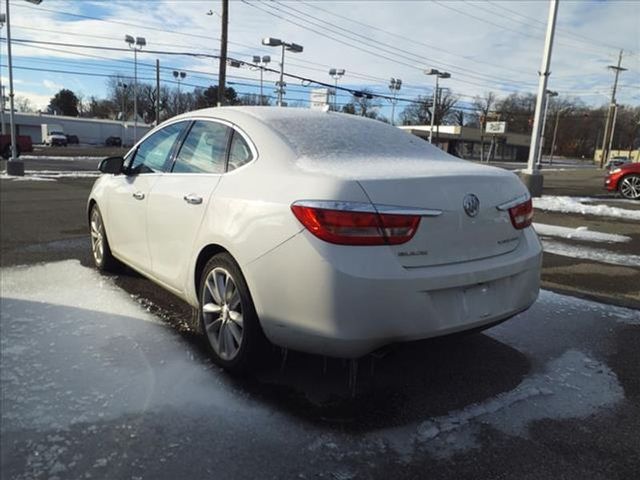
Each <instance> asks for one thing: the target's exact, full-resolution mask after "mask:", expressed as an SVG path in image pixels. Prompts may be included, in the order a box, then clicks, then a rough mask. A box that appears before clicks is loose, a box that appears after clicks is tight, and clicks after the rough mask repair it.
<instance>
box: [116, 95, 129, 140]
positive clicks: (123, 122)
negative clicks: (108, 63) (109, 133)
mask: <svg viewBox="0 0 640 480" xmlns="http://www.w3.org/2000/svg"><path fill="white" fill-rule="evenodd" d="M118 87H120V88H122V94H121V95H122V141H123V142H124V135H125V125H126V123H125V122H126V121H127V114H126V113H125V111H124V109H125V102H124V100H125V98H124V95H125V92H126V90H127V84H126V83H124V82H118Z"/></svg>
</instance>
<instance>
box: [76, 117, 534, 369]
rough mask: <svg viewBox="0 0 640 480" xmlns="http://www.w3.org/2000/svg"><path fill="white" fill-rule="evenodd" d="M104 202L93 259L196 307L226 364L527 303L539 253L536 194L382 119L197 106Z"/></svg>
mask: <svg viewBox="0 0 640 480" xmlns="http://www.w3.org/2000/svg"><path fill="white" fill-rule="evenodd" d="M100 170H101V171H102V172H103V174H104V175H101V176H100V177H99V179H98V180H97V181H96V183H95V185H94V186H93V189H92V191H91V194H90V196H89V199H88V210H87V215H88V221H89V224H90V231H91V245H92V252H93V259H94V261H95V265H96V266H97V267H98V268H99V269H101V270H109V269H112V268H115V267H117V265H118V262H122V263H125V264H127V265H129V266H130V267H132V268H133V269H134V270H137V271H138V272H140V273H142V274H143V275H145V276H147V277H148V278H150V279H151V280H153V281H155V282H157V283H158V284H159V285H161V286H163V287H164V288H166V289H167V290H169V291H170V292H172V293H174V294H176V295H178V296H179V297H181V298H183V299H184V300H186V301H187V302H189V303H190V304H191V305H193V306H194V307H197V309H198V312H199V317H198V320H197V325H194V326H195V327H197V328H198V329H199V330H200V331H201V332H202V333H204V334H205V336H206V338H207V339H208V342H209V346H210V347H211V352H212V356H213V359H214V361H216V362H217V363H218V364H220V365H222V366H223V367H225V368H227V369H229V370H245V369H247V368H250V366H251V365H255V364H256V362H259V361H260V353H261V352H263V351H264V349H263V347H264V346H265V345H268V342H271V343H273V344H275V345H278V346H281V347H286V348H291V349H295V350H301V351H305V352H310V353H316V354H322V355H327V356H335V357H343V358H356V357H359V356H362V355H364V354H366V353H368V352H371V351H373V350H374V349H377V348H378V347H381V346H383V345H386V344H389V343H394V342H401V341H408V340H415V339H423V338H427V337H435V336H439V335H446V334H450V333H454V332H460V331H466V330H471V329H474V330H475V329H482V328H488V327H489V326H492V325H494V324H496V323H499V322H503V321H505V320H507V319H508V318H510V317H512V316H514V315H515V314H517V313H519V312H522V311H523V310H526V309H527V308H529V306H531V304H532V303H533V302H534V301H535V300H536V298H537V295H538V289H539V279H540V262H541V254H542V250H541V246H540V242H539V240H538V237H537V236H536V233H535V232H534V230H533V228H531V227H530V225H531V221H532V216H533V207H532V203H531V198H530V196H529V193H528V191H527V189H526V187H525V186H524V185H523V184H522V183H521V182H520V180H519V179H518V177H516V176H515V175H514V174H513V173H510V172H508V171H506V170H503V169H498V168H494V167H488V166H481V165H476V164H473V163H471V162H467V161H465V160H461V159H458V158H456V157H453V156H451V155H448V154H446V153H444V152H442V151H441V150H439V149H438V148H436V147H434V146H432V145H430V144H428V143H427V142H425V141H424V140H421V139H420V138H418V137H415V136H413V135H411V134H409V133H406V132H404V131H402V130H400V129H397V128H395V127H392V126H389V125H387V124H384V123H382V122H378V121H376V120H370V119H366V118H362V117H356V116H352V115H345V114H340V113H333V112H317V111H311V110H306V109H290V108H287V109H284V108H274V107H224V108H215V109H205V110H199V111H194V112H190V113H187V114H183V115H180V116H177V117H174V118H173V119H171V120H169V121H167V122H165V123H163V124H161V125H160V126H159V127H157V128H155V129H154V130H153V131H151V132H150V133H149V134H147V135H146V136H145V137H144V138H143V139H142V140H141V141H140V142H139V143H138V144H137V145H136V146H135V147H134V148H132V149H131V150H130V151H129V152H128V153H127V155H126V156H125V157H124V158H121V157H112V158H107V159H105V160H103V161H102V163H101V164H100Z"/></svg>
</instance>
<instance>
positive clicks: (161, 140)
mask: <svg viewBox="0 0 640 480" xmlns="http://www.w3.org/2000/svg"><path fill="white" fill-rule="evenodd" d="M185 124H186V122H178V123H173V124H171V125H168V126H167V127H165V128H163V129H161V130H158V131H157V132H156V133H154V134H153V135H151V136H150V137H149V138H147V139H146V140H145V141H144V142H142V143H141V144H140V145H139V146H138V148H137V150H136V151H135V154H134V156H133V161H132V162H131V164H130V165H129V170H130V171H131V173H134V174H138V173H158V172H164V171H165V164H166V163H167V159H168V158H169V155H170V154H171V150H172V149H173V146H174V144H175V143H176V140H177V139H178V137H179V136H180V133H181V132H182V129H183V128H184V126H185Z"/></svg>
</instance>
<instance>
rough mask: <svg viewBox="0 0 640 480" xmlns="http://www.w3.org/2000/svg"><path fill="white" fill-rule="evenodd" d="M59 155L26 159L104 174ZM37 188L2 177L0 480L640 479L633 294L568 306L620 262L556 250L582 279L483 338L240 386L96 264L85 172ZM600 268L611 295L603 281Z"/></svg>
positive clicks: (299, 366)
mask: <svg viewBox="0 0 640 480" xmlns="http://www.w3.org/2000/svg"><path fill="white" fill-rule="evenodd" d="M36 162H42V163H36ZM55 162H59V163H55ZM55 162H54V161H47V160H40V159H35V160H25V166H26V169H27V171H35V170H37V171H41V172H42V171H47V172H49V171H60V172H67V173H68V172H80V171H85V172H86V171H88V170H89V166H90V163H91V162H93V165H94V166H95V159H91V160H89V159H85V160H78V161H69V160H57V161H55ZM84 165H86V167H87V170H83V168H84V167H82V166H84ZM81 167H82V168H81ZM567 175H568V174H567ZM583 175H593V178H595V175H596V174H595V173H593V172H591V173H584V174H583ZM33 177H34V178H36V177H37V178H39V179H38V180H35V179H31V180H9V179H4V178H3V179H1V180H0V193H1V204H0V215H1V217H0V219H1V224H2V231H1V232H0V239H1V250H0V253H1V255H0V260H1V264H2V270H1V280H2V301H1V304H0V308H1V313H2V315H1V320H0V327H1V328H0V386H1V387H2V388H1V399H2V404H1V406H0V408H1V414H2V422H1V424H0V460H1V466H0V477H1V478H2V479H5V478H6V479H41V478H42V479H45V478H46V479H67V478H69V479H76V478H77V479H81V478H82V479H85V478H105V479H106V478H108V479H115V478H117V479H120V478H127V479H144V478H149V479H163V478H167V479H175V478H194V479H196V478H234V479H235V478H247V479H249V478H251V479H253V478H302V479H304V478H307V479H311V478H327V479H339V480H348V479H361V478H363V479H366V478H372V479H373V478H434V479H441V478H442V479H445V478H446V479H460V478H482V479H485V478H525V479H538V478H540V479H542V478H545V479H546V478H566V479H573V478H575V479H578V478H579V479H591V478H594V479H600V478H602V479H613V478H620V479H626V478H635V476H636V475H637V472H638V471H640V435H639V434H638V432H640V373H639V370H640V349H638V345H640V311H639V310H637V309H634V308H624V307H622V306H614V305H612V303H617V304H618V305H624V304H625V302H626V301H627V300H628V301H629V302H630V303H631V304H630V305H627V306H633V300H634V298H635V294H634V290H633V288H634V287H633V285H632V286H631V287H629V288H628V289H627V296H628V299H627V300H624V298H622V297H619V298H617V297H616V296H615V295H614V294H613V293H611V295H610V297H611V301H607V302H606V303H605V302H602V301H600V302H594V301H590V300H585V299H581V298H576V296H577V295H582V296H585V295H587V296H590V297H591V298H595V297H598V298H600V300H603V299H604V300H607V298H608V297H607V295H609V294H607V293H606V291H605V290H606V289H605V288H604V286H607V288H609V289H611V288H610V287H611V285H610V283H611V282H612V281H613V279H615V278H616V277H615V275H619V274H620V272H621V271H622V270H616V269H617V268H618V267H620V268H625V269H627V270H626V276H621V277H620V276H619V277H617V278H618V279H622V280H623V281H627V280H629V278H631V279H633V278H635V277H633V275H637V270H639V269H638V268H632V267H621V266H615V265H611V264H598V263H597V262H592V261H585V260H584V259H583V260H579V259H575V258H572V257H565V256H557V255H552V256H549V255H547V254H545V267H549V264H548V262H549V260H548V258H552V262H565V263H567V264H568V265H564V266H562V265H559V264H557V265H556V264H552V265H551V267H552V268H556V269H559V270H561V271H567V270H566V269H569V270H568V271H571V270H572V269H573V270H575V271H577V272H578V273H575V272H574V273H573V274H571V275H569V276H568V277H566V276H565V277H566V278H563V279H562V282H561V283H562V285H564V286H568V287H571V286H574V287H575V286H576V285H578V287H580V288H578V287H576V291H574V292H572V295H571V296H568V295H562V294H559V293H554V292H551V291H547V290H545V291H543V292H542V293H541V296H540V299H539V300H538V302H536V304H535V305H534V306H533V307H532V308H531V309H530V310H529V311H527V312H525V313H523V314H521V315H518V316H517V317H515V318H514V319H512V320H510V321H508V322H506V323H504V324H502V325H500V326H498V327H495V328H493V329H491V330H489V331H487V332H485V333H484V334H476V335H471V336H456V337H452V338H446V339H439V340H431V341H423V342H414V343H411V344H406V345H399V346H393V347H391V348H388V349H385V350H383V351H380V352H377V353H376V354H375V355H369V356H367V357H365V358H363V359H361V360H359V361H357V362H347V361H341V360H335V359H325V358H323V357H317V356H311V355H303V354H299V353H295V352H287V353H286V354H285V353H284V352H281V351H279V350H274V352H272V358H271V359H270V360H271V361H270V362H268V363H267V364H265V368H264V369H263V370H262V371H261V372H259V373H257V374H255V375H253V376H250V377H248V378H234V377H231V376H229V375H228V374H226V373H225V372H223V371H221V370H220V369H218V368H217V367H215V366H214V365H213V364H212V363H211V362H210V361H209V359H208V358H207V356H206V352H205V349H204V348H203V344H202V342H201V340H200V339H199V338H198V337H197V336H195V335H194V334H193V333H192V332H190V331H189V330H188V329H187V328H186V325H185V322H184V319H185V318H187V316H188V315H190V314H191V310H190V308H189V307H188V306H186V305H185V304H184V303H183V302H181V301H180V300H178V299H177V298H175V297H172V296H171V295H169V294H167V293H166V292H165V291H163V290H162V289H160V288H159V287H156V286H155V285H153V284H151V283H150V282H149V281H147V280H145V279H143V278H141V277H140V276H138V275H136V274H134V273H132V272H128V271H127V272H123V273H122V274H120V275H117V276H103V275H100V274H99V273H98V272H96V271H95V270H94V269H93V268H92V267H91V261H90V249H89V242H88V236H87V229H86V213H85V204H86V197H87V194H88V190H89V189H90V186H91V184H92V182H93V179H92V178H87V177H83V176H71V175H70V176H56V175H55V174H45V175H40V176H38V175H37V174H33ZM572 178H574V177H572V176H571V177H570V180H569V184H570V185H569V188H571V189H574V188H575V190H576V192H575V193H574V192H572V193H570V194H571V195H574V194H575V195H583V194H586V193H585V192H582V193H580V188H581V187H580V185H581V184H584V183H585V179H582V180H581V181H580V180H576V181H575V186H572V185H573V180H571V179H572ZM590 178H591V177H590ZM555 182H561V178H560V174H555V175H554V176H553V179H551V178H550V179H549V183H548V188H549V189H556V190H552V191H553V193H554V194H558V195H559V194H564V195H567V193H563V191H562V190H561V187H560V186H556V185H555ZM565 183H566V182H565ZM589 192H590V194H591V195H594V191H593V186H592V187H591V188H590V190H589ZM597 193H598V194H600V193H602V192H600V191H599V192H597ZM605 200H606V201H608V200H609V199H608V197H605ZM545 215H546V217H545ZM568 217H570V216H568V215H566V214H565V215H564V217H563V216H562V215H561V214H559V213H553V212H546V213H542V214H541V215H540V216H539V217H536V221H541V220H544V222H545V223H554V222H560V221H561V220H562V218H568ZM571 218H576V216H571ZM586 220H589V221H591V222H594V223H593V224H590V225H591V226H592V227H593V228H597V229H599V230H601V231H603V230H606V229H607V228H609V229H610V231H611V232H614V231H617V232H620V231H621V230H620V228H625V229H626V230H624V232H625V235H628V236H629V237H630V238H632V241H631V242H630V243H626V244H624V245H620V246H614V247H612V248H620V249H622V250H620V251H621V252H623V253H624V251H625V250H624V249H629V250H628V252H629V255H631V254H632V253H633V252H634V251H635V253H637V252H638V251H637V250H634V248H635V247H634V245H636V243H635V242H636V241H637V239H638V237H637V236H636V235H637V232H636V231H635V230H634V228H635V227H636V226H637V225H635V224H634V223H633V222H625V221H624V219H611V220H610V221H604V220H603V219H602V218H597V219H596V218H587V219H586ZM575 221H576V222H577V224H576V225H578V224H579V225H581V224H582V223H583V222H584V221H585V218H580V219H579V220H575ZM564 223H565V224H567V222H564ZM595 223H598V225H597V227H596V225H595ZM620 225H622V226H623V227H619V226H620ZM608 248H609V247H608ZM553 257H558V258H559V260H553ZM581 265H582V266H581ZM590 265H591V266H592V267H590ZM551 267H549V268H551ZM563 268H564V269H565V270H562V269H563ZM589 268H592V270H593V271H592V272H591V273H589V272H588V270H589ZM607 268H612V269H613V270H611V271H610V272H609V273H610V274H611V275H613V277H610V281H609V283H608V284H607V282H606V280H603V279H599V280H594V279H597V275H600V274H602V272H603V271H604V270H606V269H607ZM580 269H583V270H584V271H582V270H580ZM630 276H631V277H630ZM560 277H561V275H560V274H558V279H559V278H560ZM549 278H553V276H549V277H548V278H547V281H549ZM576 279H580V282H582V283H584V285H583V286H582V287H581V286H580V284H579V283H580V282H578V280H576ZM598 283H603V285H601V286H599V287H598V286H597V285H596V284H598ZM585 286H586V287H585ZM583 287H584V288H583ZM581 289H586V290H588V291H589V292H591V293H587V294H585V293H584V292H582V293H581ZM556 290H557V291H560V290H562V288H557V289H556ZM612 290H615V289H612ZM593 292H595V294H594V293H593ZM614 293H615V292H614ZM629 299H630V300H629Z"/></svg>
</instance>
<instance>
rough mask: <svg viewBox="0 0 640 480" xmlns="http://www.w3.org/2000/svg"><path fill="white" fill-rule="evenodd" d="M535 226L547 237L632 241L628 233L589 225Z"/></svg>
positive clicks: (539, 233)
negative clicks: (604, 229)
mask: <svg viewBox="0 0 640 480" xmlns="http://www.w3.org/2000/svg"><path fill="white" fill-rule="evenodd" d="M533 228H534V229H535V231H536V233H537V234H538V235H542V236H545V237H546V236H548V237H561V238H568V239H574V240H584V241H587V242H603V243H625V242H629V241H631V237H627V236H626V235H616V234H612V233H604V232H595V231H592V230H589V229H588V228H587V227H578V228H568V227H560V226H557V225H546V224H544V223H534V224H533Z"/></svg>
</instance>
